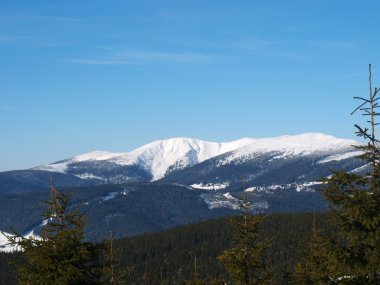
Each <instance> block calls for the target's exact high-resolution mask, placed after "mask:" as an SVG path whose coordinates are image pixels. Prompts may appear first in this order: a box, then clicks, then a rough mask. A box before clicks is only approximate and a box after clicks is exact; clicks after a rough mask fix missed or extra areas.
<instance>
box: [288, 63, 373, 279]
mask: <svg viewBox="0 0 380 285" xmlns="http://www.w3.org/2000/svg"><path fill="white" fill-rule="evenodd" d="M369 74H370V76H369V83H370V96H369V99H366V98H362V97H355V98H357V99H360V100H361V101H362V104H360V105H359V106H358V108H356V110H355V111H357V110H361V111H362V112H363V115H364V116H366V117H368V118H369V120H368V121H367V122H368V123H369V128H362V127H360V126H358V125H355V127H356V128H357V135H358V136H359V137H362V138H364V139H365V140H366V141H367V144H365V145H361V146H357V147H356V148H357V149H360V150H361V151H363V153H362V155H360V156H359V158H361V159H362V160H364V161H365V162H366V163H368V164H369V165H370V166H371V173H367V174H365V175H357V174H354V173H347V172H344V171H337V172H334V173H333V174H332V175H331V177H330V178H328V179H325V180H324V182H325V183H326V188H325V191H324V196H325V198H326V199H327V201H328V203H329V209H330V212H329V221H330V223H331V225H332V228H333V229H334V230H333V231H332V232H331V233H330V234H328V235H320V234H319V233H318V232H317V231H313V235H312V240H311V245H310V248H309V251H308V252H307V254H306V255H305V258H304V262H303V263H302V264H299V265H298V266H297V267H296V270H295V272H296V274H295V276H294V278H295V280H296V279H297V278H298V277H300V276H302V275H304V276H306V277H307V278H308V281H309V284H323V281H324V282H325V283H324V284H380V183H379V182H380V148H379V141H378V140H377V139H376V136H375V126H376V125H377V124H378V123H376V122H375V117H376V116H378V115H380V113H378V112H377V111H376V109H377V108H379V105H378V103H377V101H378V100H379V99H380V97H379V96H378V94H380V93H379V89H377V88H375V92H372V83H371V65H370V66H369ZM355 111H354V112H355ZM354 112H353V113H354ZM316 248H319V250H316ZM302 270H303V272H302ZM326 277H328V278H326ZM320 278H322V281H321V280H320Z"/></svg>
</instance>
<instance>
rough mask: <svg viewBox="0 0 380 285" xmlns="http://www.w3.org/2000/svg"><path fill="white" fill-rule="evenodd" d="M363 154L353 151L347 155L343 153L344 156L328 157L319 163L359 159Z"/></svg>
mask: <svg viewBox="0 0 380 285" xmlns="http://www.w3.org/2000/svg"><path fill="white" fill-rule="evenodd" d="M361 154H363V152H362V151H351V152H347V153H343V154H336V155H332V156H329V157H326V158H325V159H322V160H320V161H318V162H317V163H326V162H330V161H340V160H344V159H348V158H353V157H357V156H359V155H361Z"/></svg>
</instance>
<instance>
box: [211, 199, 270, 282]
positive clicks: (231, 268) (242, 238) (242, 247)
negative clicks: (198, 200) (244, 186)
mask: <svg viewBox="0 0 380 285" xmlns="http://www.w3.org/2000/svg"><path fill="white" fill-rule="evenodd" d="M241 208H242V213H241V216H240V217H239V219H238V220H237V219H232V220H231V223H232V226H233V229H234V241H235V245H234V246H233V247H232V248H230V249H227V250H225V251H224V252H223V254H222V255H221V256H219V257H218V259H219V261H220V262H221V263H222V264H223V265H224V267H225V268H226V270H227V272H228V274H229V276H230V278H231V280H232V281H233V284H235V285H254V284H260V285H264V284H271V278H270V274H269V273H270V272H269V265H268V263H267V262H266V261H265V260H264V256H263V254H264V252H265V250H266V249H268V248H269V246H270V242H269V241H268V240H263V241H260V240H259V236H258V232H259V225H260V222H261V221H262V220H263V217H262V216H258V215H250V214H249V208H250V206H249V202H248V197H247V195H244V200H243V203H242V205H241Z"/></svg>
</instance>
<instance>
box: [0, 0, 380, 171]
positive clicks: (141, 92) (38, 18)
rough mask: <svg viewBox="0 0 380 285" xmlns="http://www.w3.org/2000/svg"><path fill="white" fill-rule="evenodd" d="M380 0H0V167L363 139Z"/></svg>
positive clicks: (379, 56) (379, 44) (379, 41)
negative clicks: (202, 146) (195, 142)
mask: <svg viewBox="0 0 380 285" xmlns="http://www.w3.org/2000/svg"><path fill="white" fill-rule="evenodd" d="M378 11H380V2H379V1H377V0H372V1H370V0H364V1H350V0H318V1H311V0H298V1H295V0H288V1H283V0H277V1H274V0H266V1H259V0H235V1H230V0H202V1H201V0H192V1H189V0H120V1H114V0H109V1H104V0H103V1H101V0H81V1H78V0H65V1H47V0H41V1H30V0H28V1H26V0H25V1H14V0H2V1H1V2H0V171H6V170H12V169H26V168H30V167H33V166H37V165H41V164H46V163H51V162H55V161H58V160H61V159H64V158H68V157H72V156H75V155H78V154H82V153H86V152H90V151H94V150H106V151H114V152H126V151H130V150H133V149H135V148H137V147H139V146H141V145H144V144H146V143H149V142H152V141H155V140H159V139H166V138H172V137H191V138H198V139H202V140H207V141H218V142H225V141H232V140H236V139H239V138H242V137H257V138H258V137H274V136H281V135H294V134H301V133H306V132H321V133H325V134H330V135H334V136H336V137H341V138H355V134H354V127H353V125H354V124H355V123H361V122H362V118H361V116H359V115H356V116H351V115H350V112H351V111H353V109H355V107H356V105H357V104H358V102H357V101H355V100H354V99H353V97H354V96H368V93H369V91H368V90H369V89H368V64H369V63H372V65H373V85H374V86H379V87H380V53H379V50H380V37H379V20H378V19H379V16H378Z"/></svg>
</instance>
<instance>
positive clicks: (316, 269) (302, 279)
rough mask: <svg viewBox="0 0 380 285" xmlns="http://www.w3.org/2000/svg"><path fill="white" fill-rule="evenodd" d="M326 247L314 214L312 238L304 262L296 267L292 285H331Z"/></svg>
mask: <svg viewBox="0 0 380 285" xmlns="http://www.w3.org/2000/svg"><path fill="white" fill-rule="evenodd" d="M324 246H325V245H324V239H323V237H322V235H321V232H320V231H319V230H318V229H317V227H316V224H315V214H314V218H313V228H312V232H311V236H310V239H309V240H308V241H307V246H306V248H305V251H304V252H303V256H302V261H301V262H299V263H297V264H296V265H295V267H294V272H293V274H292V276H291V280H290V281H291V284H295V285H304V284H316V285H325V284H329V282H330V281H331V280H330V278H329V275H330V274H329V270H330V268H329V266H327V264H326V256H327V254H326V252H325V251H324V250H323V248H324Z"/></svg>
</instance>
